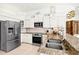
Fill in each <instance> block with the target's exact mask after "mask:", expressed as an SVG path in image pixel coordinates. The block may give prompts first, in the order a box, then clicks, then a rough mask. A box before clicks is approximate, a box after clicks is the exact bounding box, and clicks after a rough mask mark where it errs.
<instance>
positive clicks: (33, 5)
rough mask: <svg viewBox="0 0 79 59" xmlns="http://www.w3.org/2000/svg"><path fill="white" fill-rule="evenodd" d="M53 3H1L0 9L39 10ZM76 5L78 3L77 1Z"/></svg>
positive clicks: (14, 10)
mask: <svg viewBox="0 0 79 59" xmlns="http://www.w3.org/2000/svg"><path fill="white" fill-rule="evenodd" d="M51 5H54V4H51V3H0V10H8V11H12V12H28V11H33V10H39V9H42V8H47V7H49V6H51ZM55 5H56V4H55ZM60 5H62V4H60ZM64 5H69V4H64ZM71 5H74V4H71ZM75 5H77V3H76V4H75ZM78 5H79V4H78Z"/></svg>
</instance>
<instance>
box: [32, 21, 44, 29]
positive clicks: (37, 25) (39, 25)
mask: <svg viewBox="0 0 79 59" xmlns="http://www.w3.org/2000/svg"><path fill="white" fill-rule="evenodd" d="M34 27H40V28H41V27H43V22H34Z"/></svg>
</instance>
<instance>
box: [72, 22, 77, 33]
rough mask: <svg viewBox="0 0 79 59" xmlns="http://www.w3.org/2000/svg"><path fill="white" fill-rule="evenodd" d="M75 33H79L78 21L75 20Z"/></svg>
mask: <svg viewBox="0 0 79 59" xmlns="http://www.w3.org/2000/svg"><path fill="white" fill-rule="evenodd" d="M73 34H78V22H77V21H75V22H73Z"/></svg>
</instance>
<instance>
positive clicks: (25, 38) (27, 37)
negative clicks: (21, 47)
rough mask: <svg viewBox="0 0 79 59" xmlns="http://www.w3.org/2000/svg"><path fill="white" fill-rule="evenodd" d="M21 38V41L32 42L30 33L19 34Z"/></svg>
mask: <svg viewBox="0 0 79 59" xmlns="http://www.w3.org/2000/svg"><path fill="white" fill-rule="evenodd" d="M21 40H22V42H25V43H31V44H32V34H21Z"/></svg>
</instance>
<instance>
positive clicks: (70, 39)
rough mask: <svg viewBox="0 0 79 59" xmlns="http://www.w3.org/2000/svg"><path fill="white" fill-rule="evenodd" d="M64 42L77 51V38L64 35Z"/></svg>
mask: <svg viewBox="0 0 79 59" xmlns="http://www.w3.org/2000/svg"><path fill="white" fill-rule="evenodd" d="M66 37H67V38H66V40H67V41H68V42H69V43H70V45H72V47H74V48H75V49H76V50H77V51H79V38H77V37H75V36H72V35H69V34H66Z"/></svg>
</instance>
